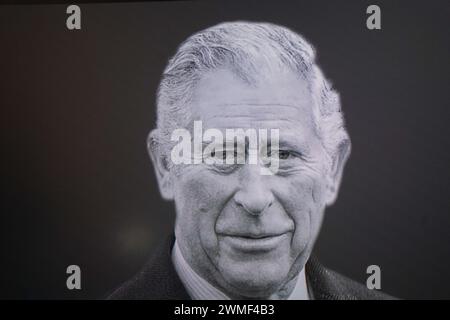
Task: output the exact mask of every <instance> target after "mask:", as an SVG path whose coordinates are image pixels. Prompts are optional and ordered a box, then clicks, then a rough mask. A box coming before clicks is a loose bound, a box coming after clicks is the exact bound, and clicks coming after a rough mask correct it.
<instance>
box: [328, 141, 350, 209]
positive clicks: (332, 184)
mask: <svg viewBox="0 0 450 320" xmlns="http://www.w3.org/2000/svg"><path fill="white" fill-rule="evenodd" d="M350 149H351V143H350V140H348V139H346V140H344V141H343V142H341V143H340V144H339V147H338V149H337V151H336V154H335V155H334V156H333V159H332V163H331V169H330V171H329V173H328V176H327V190H326V205H327V206H331V205H332V204H333V203H334V202H335V201H336V198H337V195H338V192H339V187H340V185H341V180H342V173H343V171H344V166H345V163H346V162H347V159H348V157H349V156H350Z"/></svg>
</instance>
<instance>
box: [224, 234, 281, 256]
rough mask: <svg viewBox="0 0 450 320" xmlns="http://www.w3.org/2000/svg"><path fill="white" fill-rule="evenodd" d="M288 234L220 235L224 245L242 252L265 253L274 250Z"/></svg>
mask: <svg viewBox="0 0 450 320" xmlns="http://www.w3.org/2000/svg"><path fill="white" fill-rule="evenodd" d="M288 233H289V232H285V233H281V234H258V235H256V234H253V235H229V234H227V235H222V236H221V237H222V239H223V240H224V241H225V243H226V244H228V245H229V246H231V247H232V248H233V249H235V250H239V251H243V252H258V251H259V252H265V251H271V250H274V249H276V248H277V247H278V246H279V244H280V243H281V242H283V241H284V240H285V239H286V238H287V237H288Z"/></svg>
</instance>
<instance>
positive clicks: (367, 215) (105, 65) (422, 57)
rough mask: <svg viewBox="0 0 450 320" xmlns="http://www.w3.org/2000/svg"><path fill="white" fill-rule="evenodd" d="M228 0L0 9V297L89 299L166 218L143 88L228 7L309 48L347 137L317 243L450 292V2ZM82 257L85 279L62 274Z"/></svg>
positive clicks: (346, 261) (358, 272) (133, 263)
mask: <svg viewBox="0 0 450 320" xmlns="http://www.w3.org/2000/svg"><path fill="white" fill-rule="evenodd" d="M375 3H377V4H379V5H380V6H381V9H382V30H380V31H369V30H367V29H366V26H365V20H366V14H365V9H366V8H367V6H368V5H369V4H372V2H367V1H327V2H324V1H314V2H313V1H292V2H287V1H285V2H282V3H275V1H273V2H262V1H239V2H235V1H233V2H231V3H227V4H225V3H206V2H188V1H186V2H171V3H162V2H154V3H135V4H97V5H94V4H89V5H87V4H86V5H81V9H82V30H81V31H68V30H67V29H66V27H65V19H66V14H65V8H66V6H65V5H54V6H49V5H39V6H10V7H7V6H2V7H0V23H1V29H0V30H1V38H0V41H1V44H0V59H1V60H0V61H1V90H2V93H1V98H0V99H1V100H0V104H1V121H2V125H1V130H2V132H1V145H2V163H1V169H0V170H1V177H2V179H1V180H2V199H1V210H2V212H1V256H2V257H1V261H2V263H1V265H0V269H1V275H0V297H2V298H100V297H102V296H103V295H104V294H105V293H106V292H108V291H109V290H111V289H113V288H114V287H115V286H117V285H118V284H119V283H121V282H122V281H124V280H125V279H127V278H129V277H130V276H131V275H132V274H133V273H135V272H136V271H137V270H138V269H139V268H140V266H141V265H142V263H143V262H144V261H145V259H146V257H147V255H148V254H149V253H150V252H151V250H152V248H154V246H155V245H156V243H157V242H158V241H159V240H160V239H161V238H162V237H165V234H167V233H169V232H170V230H171V228H172V223H173V219H174V214H173V206H172V204H170V203H165V202H163V201H162V200H160V196H159V194H158V190H157V188H156V182H155V177H154V175H153V169H152V167H151V164H150V162H149V159H148V157H147V154H146V149H145V140H146V135H147V133H148V131H149V130H150V129H151V128H152V127H153V123H154V116H155V108H154V100H155V91H156V88H157V85H158V82H159V77H160V74H161V72H162V70H163V68H164V66H165V64H166V62H167V59H168V57H169V56H170V55H172V54H173V53H174V52H175V50H176V47H177V45H178V44H179V43H180V42H181V41H182V40H184V39H185V38H186V37H188V36H189V35H190V34H192V33H193V32H195V31H198V30H200V29H203V28H206V27H209V26H211V25H213V24H216V23H218V22H223V21H230V20H252V21H269V22H274V23H278V24H282V25H284V26H287V27H290V28H292V29H294V30H295V31H297V32H299V33H301V34H302V35H304V36H305V37H306V38H307V39H308V40H310V41H311V42H312V44H313V45H315V47H316V48H317V52H318V59H319V64H320V65H321V66H322V68H323V70H324V72H325V74H326V76H327V77H329V78H330V79H331V80H332V81H333V83H334V84H335V86H336V87H337V89H338V90H339V91H340V93H341V96H342V103H343V109H344V112H345V115H346V119H347V126H348V130H349V132H350V135H351V138H352V141H353V153H352V155H351V158H350V160H349V162H348V165H347V168H346V171H345V175H344V181H343V184H342V188H341V193H340V196H339V198H338V201H337V203H336V204H335V205H334V206H333V207H332V208H329V209H328V211H327V215H326V219H325V222H324V225H323V229H322V233H321V236H320V238H319V241H318V243H317V245H316V249H317V250H316V252H317V255H318V256H319V258H320V259H321V260H322V262H323V263H324V264H326V265H327V266H328V267H331V268H333V269H335V270H337V271H339V272H342V273H344V274H346V275H348V276H350V277H352V278H354V279H356V280H358V281H361V282H364V283H365V279H366V277H367V275H366V267H367V266H368V265H370V264H377V265H379V266H380V267H381V271H382V281H381V285H382V289H383V290H384V291H386V292H388V293H390V294H393V295H396V296H399V297H402V298H450V290H449V288H448V285H449V284H450V271H449V270H450V232H449V229H450V215H449V213H450V200H449V190H450V185H449V181H450V170H449V163H450V151H449V150H450V138H449V136H450V128H449V126H448V121H449V119H450V117H449V116H450V112H449V106H448V101H449V98H448V94H449V92H448V91H449V90H448V89H449V87H448V85H449V63H448V58H449V42H448V31H449V23H448V17H449V14H450V10H449V6H448V1H423V3H422V4H420V3H419V4H415V3H414V4H413V3H411V2H407V1H390V2H385V1H381V2H380V1H376V2H375ZM70 264H77V265H80V267H81V269H82V290H81V291H69V290H67V289H66V287H65V280H66V274H65V269H66V267H67V266H68V265H70Z"/></svg>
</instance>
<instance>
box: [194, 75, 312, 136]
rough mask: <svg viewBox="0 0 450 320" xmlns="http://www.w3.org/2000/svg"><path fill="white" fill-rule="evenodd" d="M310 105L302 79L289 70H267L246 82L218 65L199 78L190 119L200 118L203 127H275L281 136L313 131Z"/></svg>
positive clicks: (307, 134)
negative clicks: (273, 71)
mask: <svg viewBox="0 0 450 320" xmlns="http://www.w3.org/2000/svg"><path fill="white" fill-rule="evenodd" d="M312 106H313V105H312V98H311V94H310V92H309V89H308V87H307V83H306V81H305V80H302V79H299V78H298V77H297V76H296V75H295V74H294V73H292V72H288V71H286V72H281V71H280V72H277V73H271V74H268V75H266V76H265V77H264V78H262V79H261V80H260V81H258V83H257V84H256V85H249V84H247V83H245V82H244V81H243V80H241V79H240V78H238V77H237V76H236V75H234V74H233V73H232V72H231V71H228V70H224V69H221V70H214V71H211V72H209V73H207V74H206V75H205V76H204V77H203V78H202V79H201V80H200V81H199V83H198V84H197V86H196V90H195V92H194V96H193V100H192V106H191V107H192V109H191V110H192V116H193V119H192V120H201V121H202V122H203V127H204V128H205V129H206V128H217V129H227V128H244V129H245V128H254V129H279V130H280V138H281V139H282V138H283V136H292V135H294V136H295V135H297V136H298V135H300V136H305V137H309V136H311V135H312V134H313V133H314V132H315V131H314V121H313V111H312Z"/></svg>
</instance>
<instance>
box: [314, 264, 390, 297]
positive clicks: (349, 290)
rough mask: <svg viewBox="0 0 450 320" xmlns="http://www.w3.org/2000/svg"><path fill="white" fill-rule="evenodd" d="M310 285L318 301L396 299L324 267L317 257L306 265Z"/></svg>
mask: <svg viewBox="0 0 450 320" xmlns="http://www.w3.org/2000/svg"><path fill="white" fill-rule="evenodd" d="M306 274H307V279H308V284H309V285H310V287H311V291H312V294H313V297H314V299H318V300H394V299H396V298H394V297H392V296H390V295H388V294H386V293H384V292H382V291H379V290H370V289H368V288H367V287H366V286H364V285H362V284H360V283H358V282H356V281H354V280H352V279H350V278H347V277H346V276H344V275H341V274H339V273H337V272H335V271H332V270H330V269H328V268H325V267H324V266H322V265H321V264H320V263H319V262H318V261H317V259H316V258H315V257H311V258H310V259H309V261H308V263H307V265H306Z"/></svg>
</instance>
